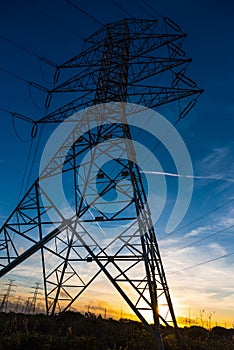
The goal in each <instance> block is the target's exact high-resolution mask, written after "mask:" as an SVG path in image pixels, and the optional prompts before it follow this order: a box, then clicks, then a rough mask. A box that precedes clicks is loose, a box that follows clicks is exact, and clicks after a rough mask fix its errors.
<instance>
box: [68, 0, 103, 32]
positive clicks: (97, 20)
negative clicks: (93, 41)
mask: <svg viewBox="0 0 234 350" xmlns="http://www.w3.org/2000/svg"><path fill="white" fill-rule="evenodd" d="M64 1H65V2H67V3H68V4H69V5H70V6H72V7H74V8H75V9H77V10H78V11H80V12H82V13H83V14H85V15H86V16H88V17H89V18H91V19H92V20H94V21H95V22H97V23H98V24H101V25H102V26H103V25H104V23H103V22H101V21H99V19H97V18H96V17H94V16H93V15H91V14H90V13H88V12H87V11H85V10H84V9H82V8H81V7H79V6H78V5H76V4H74V3H73V2H71V1H70V0H64Z"/></svg>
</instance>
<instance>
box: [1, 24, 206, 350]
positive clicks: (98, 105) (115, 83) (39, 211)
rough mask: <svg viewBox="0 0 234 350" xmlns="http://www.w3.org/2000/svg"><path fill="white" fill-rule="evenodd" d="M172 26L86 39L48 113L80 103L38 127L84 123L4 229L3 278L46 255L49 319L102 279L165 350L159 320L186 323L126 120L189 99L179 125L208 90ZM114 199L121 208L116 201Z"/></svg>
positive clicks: (105, 30)
mask: <svg viewBox="0 0 234 350" xmlns="http://www.w3.org/2000/svg"><path fill="white" fill-rule="evenodd" d="M164 21H165V24H166V25H167V28H168V30H167V31H166V33H165V32H162V31H161V29H160V27H159V23H158V21H157V20H146V19H125V20H122V21H119V22H115V23H112V24H108V25H105V26H104V27H102V28H101V29H100V30H98V31H97V32H96V33H95V34H93V35H92V36H90V37H89V38H87V39H86V41H85V43H86V48H85V50H84V51H83V52H82V53H81V54H79V55H77V56H76V57H74V58H72V59H70V60H69V61H67V62H66V63H64V64H63V65H61V66H59V67H58V68H57V71H56V74H55V77H54V83H55V87H54V88H53V89H52V90H50V91H49V94H48V96H47V100H46V106H47V107H48V106H49V104H50V103H51V99H52V97H53V98H55V99H56V96H57V95H59V96H60V94H62V95H64V94H66V93H69V94H70V95H73V94H76V98H75V99H74V100H72V101H69V102H68V103H66V104H65V105H62V106H61V107H59V108H57V109H56V110H55V111H53V112H51V113H49V114H47V115H46V116H45V117H44V118H42V119H40V120H38V121H37V122H36V124H37V125H39V124H43V123H60V122H64V121H65V122H66V121H67V120H69V122H72V123H73V124H74V125H75V126H74V127H73V128H72V129H71V131H70V133H69V135H68V137H67V138H66V139H64V141H63V142H62V143H61V144H60V146H59V148H58V149H57V150H56V152H55V154H54V155H53V157H52V159H50V160H49V161H48V164H47V165H46V167H45V168H44V170H42V172H41V174H40V176H39V178H38V179H37V180H36V181H35V182H34V183H33V185H32V186H31V187H30V188H29V190H28V191H27V193H26V194H25V195H24V196H23V198H22V200H21V201H20V202H19V204H18V205H17V207H16V209H15V210H14V211H13V213H12V214H11V215H10V217H9V218H8V220H7V221H6V222H5V224H4V225H3V227H2V228H1V231H0V232H1V240H0V254H1V266H2V269H1V271H0V276H1V277H2V276H4V275H5V274H7V273H8V272H10V271H11V270H12V269H14V268H15V267H17V266H18V265H19V264H22V263H23V262H25V261H27V259H29V258H30V257H31V256H32V255H33V254H35V253H40V257H41V272H42V275H43V283H44V294H45V309H46V312H47V314H55V313H57V312H59V311H65V310H67V309H68V308H69V307H70V306H71V305H72V304H73V303H74V302H75V301H76V300H77V299H78V298H79V297H80V296H81V295H82V293H83V292H85V291H86V289H87V288H92V283H93V282H94V281H95V280H96V279H97V278H98V276H99V275H100V273H103V274H104V275H105V277H106V278H107V280H109V282H110V283H111V284H112V286H113V287H114V289H115V290H116V291H117V292H118V293H119V294H120V295H121V296H122V297H123V299H124V300H125V301H126V303H127V304H128V305H129V306H130V308H131V309H132V311H133V312H134V313H135V314H136V316H137V317H138V318H139V319H140V320H141V321H142V322H143V324H144V325H145V326H146V328H147V329H148V330H149V331H150V332H151V333H152V334H153V336H154V338H155V341H156V343H157V346H158V349H163V348H164V347H163V342H162V340H161V335H160V323H164V324H165V325H174V327H175V328H176V327H177V325H176V318H175V314H174V310H173V305H172V301H171V298H170V293H169V288H168V284H167V281H166V276H165V272H164V268H163V263H162V259H161V256H160V251H159V247H158V243H157V239H156V234H155V228H154V223H153V221H152V214H151V209H150V208H149V206H148V203H147V190H146V186H145V180H144V176H143V175H142V173H141V169H140V167H139V165H138V162H137V154H136V152H135V149H134V145H133V143H132V130H131V128H130V126H129V125H128V121H127V116H128V115H129V114H131V113H136V110H134V108H135V107H134V106H135V105H136V104H139V105H142V106H146V107H148V108H157V107H159V106H162V105H165V104H168V103H169V102H173V101H176V100H180V101H182V100H184V102H185V103H184V106H183V107H181V106H182V103H181V105H180V109H179V113H178V119H177V120H180V119H182V118H183V117H184V116H185V115H186V114H187V113H188V112H189V111H190V109H191V108H192V107H193V106H194V105H195V103H196V101H197V98H198V96H199V95H200V94H201V93H202V90H201V89H199V88H198V87H197V85H196V83H195V82H193V81H192V80H191V79H189V78H188V77H187V76H186V68H187V65H188V64H189V62H190V61H191V60H190V59H189V58H187V57H186V55H185V53H184V51H183V49H182V43H183V40H184V38H185V36H186V35H185V34H184V33H183V32H182V31H181V30H180V28H179V27H178V26H177V25H176V24H175V23H174V22H172V21H170V20H168V19H166V18H165V19H164ZM64 72H65V73H64ZM74 72H75V73H74ZM63 73H64V74H65V76H66V79H65V80H63V81H62V82H61V83H60V79H62V78H61V76H62V74H63ZM69 73H70V74H71V77H69V78H67V74H69ZM60 75H61V76H60ZM158 78H159V79H160V85H155V81H159V80H158ZM126 103H131V108H132V109H130V110H129V109H126ZM88 107H89V108H88ZM87 108H88V109H87ZM82 110H84V112H82ZM94 120H95V122H96V124H95V126H93V123H92V122H93V121H94ZM103 143H105V149H103ZM103 156H105V164H104V165H103V166H102V167H99V166H98V164H99V163H98V162H99V160H100V161H101V160H102V159H103ZM58 177H63V178H64V179H66V180H64V183H65V187H66V188H65V191H66V192H67V194H68V196H69V203H70V205H71V207H72V208H73V210H72V211H71V212H69V210H67V207H66V206H64V207H63V203H62V204H61V203H60V204H61V205H58V204H57V203H58V201H59V199H58V201H57V202H56V200H55V198H54V192H56V188H53V189H52V190H51V187H48V184H51V183H53V182H54V183H56V181H57V180H56V179H57V178H58ZM51 180H52V182H51ZM52 187H53V186H52ZM94 187H95V191H96V192H95V193H96V195H94V194H93V193H94V190H93V189H94ZM117 192H118V195H119V196H118V195H117V194H116V193H117ZM58 198H59V196H58ZM113 199H114V201H115V211H113V210H110V209H109V204H108V203H111V202H112V201H113ZM100 237H101V238H100ZM22 246H23V247H24V251H23V252H22V249H21V247H22ZM49 255H50V256H52V257H53V264H49V263H48V256H49ZM160 305H163V306H164V308H165V307H166V308H167V311H166V312H165V315H162V313H161V312H160ZM149 315H150V317H151V318H152V320H153V323H154V326H153V327H152V326H151V325H150V324H149V321H148V317H149Z"/></svg>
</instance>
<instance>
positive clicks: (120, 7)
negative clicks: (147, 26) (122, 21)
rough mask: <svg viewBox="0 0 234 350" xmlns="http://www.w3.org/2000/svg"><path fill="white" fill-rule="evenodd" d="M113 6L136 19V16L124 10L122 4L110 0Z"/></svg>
mask: <svg viewBox="0 0 234 350" xmlns="http://www.w3.org/2000/svg"><path fill="white" fill-rule="evenodd" d="M109 1H110V2H111V3H112V4H114V5H115V6H117V7H118V8H119V9H120V10H121V11H123V12H125V13H127V15H128V16H130V17H132V18H134V16H133V15H132V14H131V13H130V12H129V11H127V10H126V9H125V8H123V7H122V6H121V5H120V4H118V3H117V2H115V1H114V0H109Z"/></svg>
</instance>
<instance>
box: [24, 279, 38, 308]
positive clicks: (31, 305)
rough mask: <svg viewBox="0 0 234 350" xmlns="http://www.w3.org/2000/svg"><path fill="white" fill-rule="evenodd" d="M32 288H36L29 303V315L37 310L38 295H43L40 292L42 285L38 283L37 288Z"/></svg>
mask: <svg viewBox="0 0 234 350" xmlns="http://www.w3.org/2000/svg"><path fill="white" fill-rule="evenodd" d="M31 288H34V292H33V297H32V298H31V301H30V303H29V306H28V310H27V311H28V313H29V314H30V313H32V314H34V313H35V310H36V303H37V299H38V295H39V294H41V292H39V289H41V288H40V283H39V282H36V283H35V287H31Z"/></svg>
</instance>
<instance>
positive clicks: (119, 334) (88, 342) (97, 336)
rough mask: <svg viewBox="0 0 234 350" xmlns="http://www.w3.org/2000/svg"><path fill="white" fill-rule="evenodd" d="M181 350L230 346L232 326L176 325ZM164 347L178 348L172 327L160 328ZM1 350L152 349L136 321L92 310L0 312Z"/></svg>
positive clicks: (228, 349)
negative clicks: (107, 316)
mask: <svg viewBox="0 0 234 350" xmlns="http://www.w3.org/2000/svg"><path fill="white" fill-rule="evenodd" d="M180 334H181V341H182V344H183V350H234V329H225V328H222V327H214V328H213V329H212V330H211V331H208V330H206V329H204V328H202V327H197V326H196V327H195V326H192V327H190V328H187V327H185V328H182V329H180ZM162 335H163V339H164V342H165V349H166V350H178V349H179V347H178V345H177V342H176V339H175V335H174V331H173V329H172V328H163V329H162ZM0 349H1V350H13V349H14V350H32V349H33V350H39V349H40V350H52V349H54V350H55V349H56V350H63V349H65V350H73V349H76V350H86V349H87V350H88V349H90V350H151V349H152V350H153V349H154V350H155V344H154V342H153V339H152V337H151V335H150V334H149V332H148V331H147V330H146V329H145V328H144V327H143V325H142V324H141V323H139V322H136V321H130V320H126V319H121V320H119V321H116V320H113V319H108V320H105V319H103V318H102V317H101V316H98V317H96V316H95V315H94V314H92V313H87V314H86V315H82V314H80V313H77V312H76V313H75V312H70V311H69V312H66V313H64V314H61V315H59V317H57V318H53V317H47V316H45V315H42V314H40V315H24V314H15V313H8V314H6V313H1V314H0Z"/></svg>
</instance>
